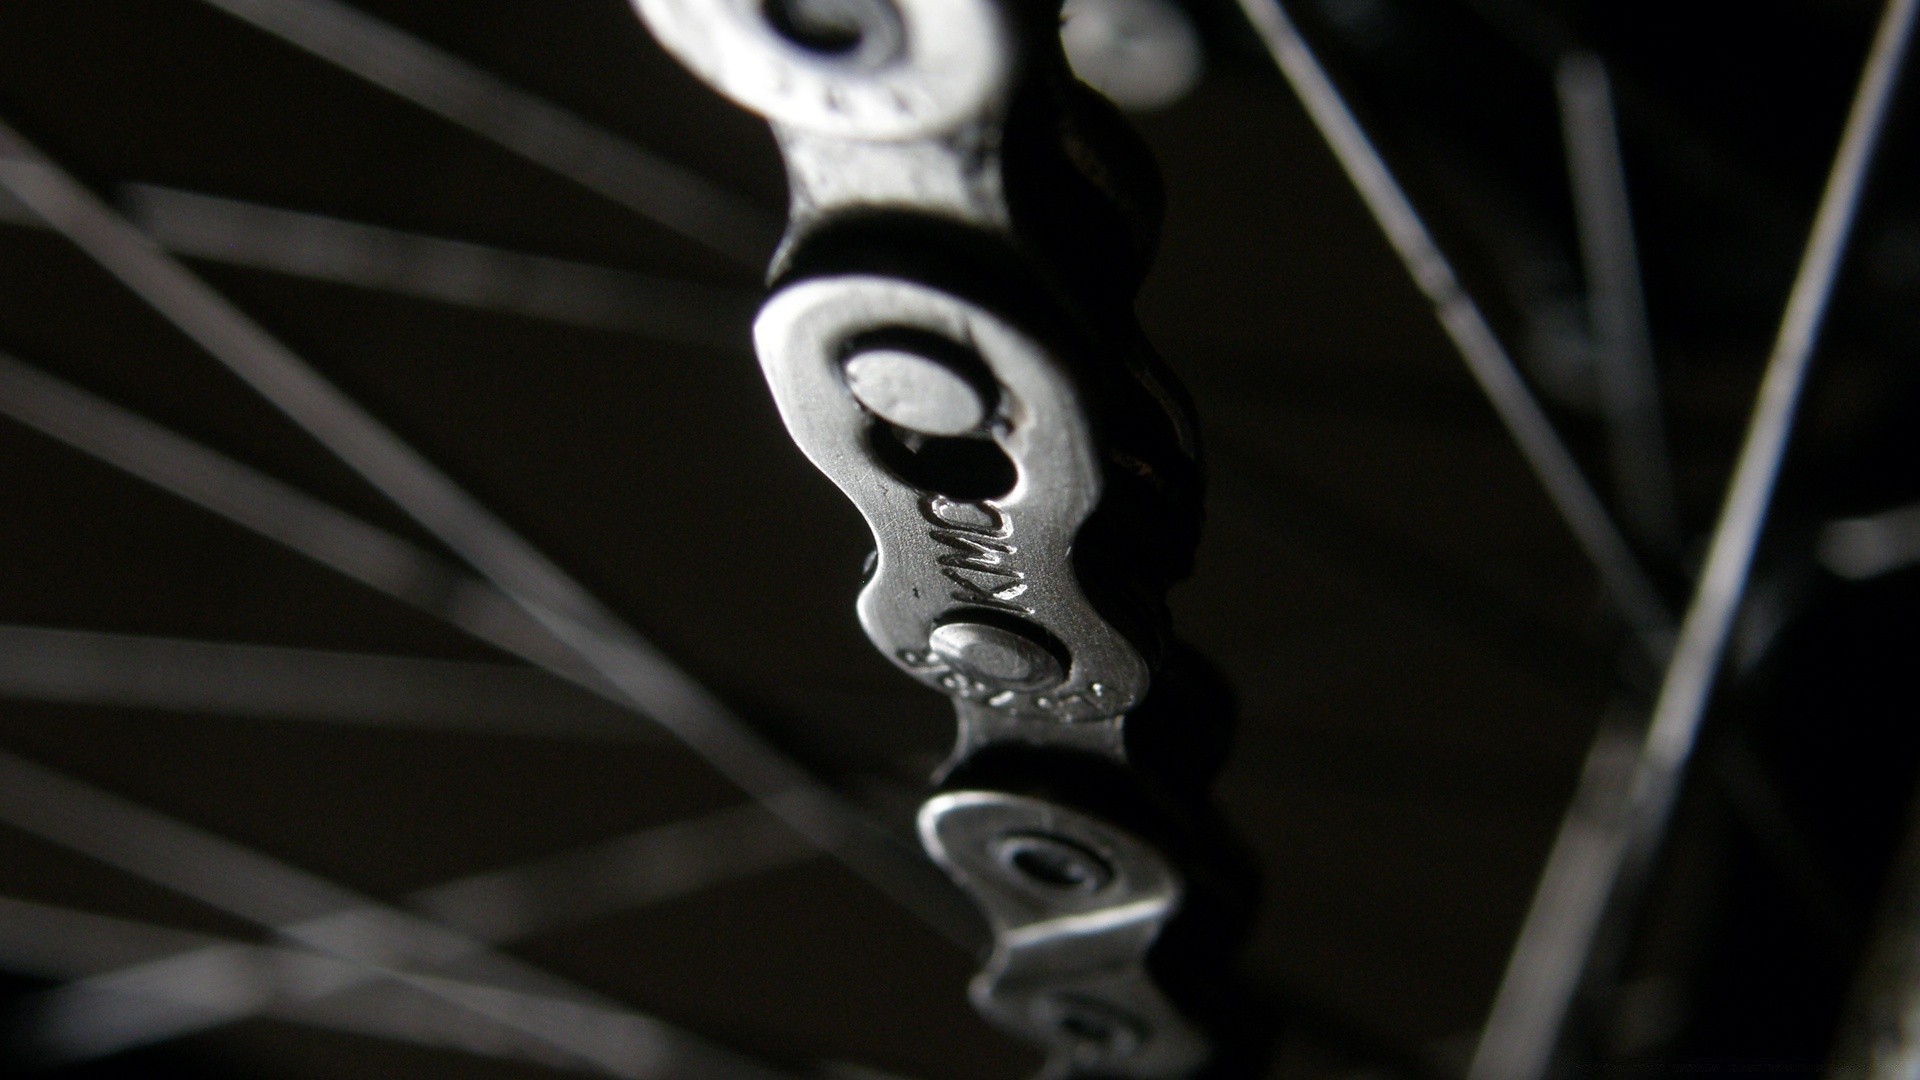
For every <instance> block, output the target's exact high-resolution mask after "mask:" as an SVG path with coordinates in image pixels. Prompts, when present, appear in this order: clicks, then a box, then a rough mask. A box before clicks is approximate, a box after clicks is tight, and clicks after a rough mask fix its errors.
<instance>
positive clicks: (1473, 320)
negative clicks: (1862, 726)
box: [1240, 0, 1673, 663]
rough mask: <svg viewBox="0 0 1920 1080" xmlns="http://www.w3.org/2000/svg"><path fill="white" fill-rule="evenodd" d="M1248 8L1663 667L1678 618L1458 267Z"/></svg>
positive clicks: (1319, 80)
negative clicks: (1463, 283) (1469, 292)
mask: <svg viewBox="0 0 1920 1080" xmlns="http://www.w3.org/2000/svg"><path fill="white" fill-rule="evenodd" d="M1240 8H1241V10H1242V11H1243V12H1244V13H1245V14H1246V17H1247V20H1248V21H1249V22H1251V23H1252V24H1253V26H1254V29H1255V30H1256V31H1258V32H1259V34H1260V36H1261V38H1262V39H1263V40H1264V41H1265V43H1266V46H1267V51H1268V52H1269V53H1270V54H1271V55H1272V56H1273V60H1274V62H1275V64H1276V65H1278V66H1279V68H1280V71H1281V74H1282V75H1284V76H1285V77H1286V79H1287V81H1288V82H1289V83H1290V84H1292V86H1293V90H1294V93H1295V94H1296V95H1298V97H1299V98H1300V101H1301V103H1302V104H1303V105H1304V106H1305V107H1306V110H1307V114H1308V116H1309V117H1310V118H1311V119H1312V120H1313V123H1314V125H1315V126H1316V127H1317V128H1319V130H1320V134H1321V136H1322V137H1323V138H1325V139H1326V142H1327V145H1328V146H1329V147H1330V148H1331V149H1332V151H1333V154H1334V157H1335V158H1337V159H1338V160H1339V162H1340V167H1341V168H1342V169H1344V170H1345V171H1346V173H1347V177H1348V179H1350V180H1351V181H1352V182H1353V186H1354V188H1355V189H1356V190H1357V191H1358V192H1359V195H1360V197H1361V199H1362V200H1363V201H1365V203H1366V205H1367V209H1368V210H1369V211H1371V212H1372V214H1373V216H1374V218H1375V220H1377V221H1378V222H1379V224H1380V228H1381V229H1382V231H1384V232H1385V233H1386V236H1387V241H1388V243H1390V244H1391V245H1392V246H1393V249H1394V251H1395V252H1396V253H1397V254H1398V255H1399V256H1400V259H1401V261H1402V262H1404V263H1405V264H1406V267H1407V272H1408V273H1409V274H1411V275H1412V276H1413V280H1414V284H1415V285H1417V286H1418V287H1419V289H1420V291H1421V292H1422V293H1424V294H1425V295H1426V297H1427V299H1428V300H1429V301H1431V302H1432V303H1433V306H1434V313H1435V315H1436V316H1437V317H1438V318H1439V320H1440V325H1441V327H1442V328H1443V329H1444V330H1445V331H1446V333H1447V336H1448V337H1449V338H1451V339H1452V341H1453V344H1454V346H1455V348H1457V349H1458V350H1459V351H1460V355H1461V357H1462V358H1463V359H1464V360H1465V361H1466V363H1467V368H1468V370H1469V371H1471V372H1472V374H1473V377H1474V378H1475V379H1476V380H1477V381H1478V382H1479V383H1480V387H1481V389H1482V390H1483V391H1484V392H1485V393H1486V395H1487V398H1488V400H1489V401H1490V402H1491V403H1492V404H1493V407H1494V411H1495V412H1497V413H1498V414H1499V415H1500V419H1501V421H1502V422H1503V423H1504V424H1506V426H1507V430H1508V432H1509V433H1510V434H1511V435H1512V436H1513V440H1514V442H1515V443H1516V444H1518V445H1519V447H1520V452H1521V454H1522V455H1523V456H1524V457H1525V458H1526V460H1527V464H1528V465H1529V466H1531V467H1532V469H1533V471H1534V474H1535V475H1536V476H1538V477H1539V478H1540V482H1541V485H1542V486H1543V487H1545V488H1546V492H1547V496H1548V498H1549V499H1551V500H1552V502H1553V504H1554V506H1555V508H1556V509H1558V510H1559V512H1560V516H1561V517H1562V518H1563V519H1565V521H1566V523H1567V526H1568V528H1570V529H1571V530H1572V532H1573V535H1574V539H1575V540H1577V541H1578V542H1579V544H1580V546H1581V548H1582V549H1583V550H1584V551H1585V552H1586V554H1587V558H1588V559H1590V560H1592V562H1593V565H1594V567H1595V568H1596V569H1597V570H1598V571H1599V572H1600V578H1601V581H1602V582H1604V583H1605V585H1606V588H1607V591H1608V593H1609V594H1610V595H1611V596H1612V598H1613V602H1614V604H1615V606H1616V607H1617V608H1618V609H1619V611H1620V614H1621V616H1622V617H1623V618H1624V619H1625V620H1626V622H1627V625H1628V626H1629V627H1631V628H1632V629H1633V632H1634V633H1635V635H1636V636H1637V637H1638V638H1639V640H1640V644H1641V646H1642V648H1644V649H1645V650H1646V653H1647V655H1648V656H1649V657H1651V658H1652V659H1653V660H1654V661H1655V662H1656V663H1660V662H1664V660H1665V658H1666V655H1667V651H1668V649H1669V648H1670V646H1671V644H1672V640H1673V620H1672V616H1671V615H1670V614H1669V613H1668V611H1667V607H1666V604H1665V603H1664V602H1663V601H1662V600H1661V599H1660V593H1659V590H1658V589H1656V588H1655V587H1654V584H1653V580H1652V579H1651V578H1650V577H1649V576H1648V575H1647V572H1646V570H1645V568H1644V567H1642V566H1641V565H1640V561H1639V559H1638V558H1636V557H1635V556H1634V554H1633V550H1632V549H1631V548H1630V547H1628V546H1627V542H1626V539H1625V537H1623V536H1622V535H1621V534H1620V530H1619V527H1618V526H1616V525H1615V524H1614V522H1613V519H1612V518H1611V517H1610V516H1609V515H1608V513H1607V508H1606V504H1604V503H1603V502H1601V501H1600V496H1599V495H1598V494H1596V493H1595V492H1594V489H1593V485H1592V484H1591V483H1590V482H1588V480H1587V478H1586V475H1585V474H1584V473H1582V472H1581V471H1580V466H1579V464H1578V463H1577V462H1576V461H1575V460H1574V458H1573V454H1572V452H1571V451H1569V450H1568V449H1567V446H1566V444H1565V443H1564V442H1563V441H1561V438H1560V435H1559V432H1558V431H1556V430H1555V429H1554V426H1553V422H1552V421H1551V420H1549V419H1548V418H1547V414H1546V412H1545V411H1544V410H1543V409H1542V408H1541V407H1540V403H1539V401H1538V400H1537V399H1535V398H1534V396H1533V393H1532V391H1530V390H1528V389H1527V385H1526V382H1525V380H1523V379H1522V378H1521V377H1520V372H1519V369H1518V368H1516V367H1515V366H1514V363H1513V358H1512V357H1510V356H1508V355H1507V351H1506V348H1505V347H1504V346H1502V345H1501V344H1500V340H1499V338H1498V337H1496V336H1495V335H1494V333H1493V328H1492V327H1491V326H1489V325H1488V324H1487V320H1486V316H1484V315H1483V314H1481V312H1480V308H1479V305H1477V304H1475V303H1474V301H1473V298H1472V297H1471V296H1469V295H1467V293H1466V290H1465V289H1464V288H1462V286H1461V284H1460V280H1459V278H1458V276H1456V275H1455V274H1454V271H1453V267H1452V265H1451V264H1450V263H1448V261H1447V258H1446V256H1445V255H1444V254H1442V253H1441V251H1440V247H1439V245H1438V244H1436V243H1435V242H1434V239H1433V235H1432V234H1431V233H1430V232H1428V231H1427V227H1426V224H1425V223H1424V222H1422V221H1421V220H1420V216H1419V214H1418V212H1416V211H1415V210H1414V208H1413V204H1412V203H1411V202H1410V201H1408V199H1407V196H1406V193H1405V192H1404V191H1402V190H1401V188H1400V185H1399V182H1398V181H1396V180H1395V179H1394V177H1393V174H1392V173H1391V172H1389V171H1388V169H1387V164H1386V162H1385V160H1383V159H1382V158H1381V157H1380V152H1379V151H1378V150H1377V149H1375V148H1374V145H1373V142H1372V140H1370V139H1369V138H1368V137H1367V134H1366V132H1365V131H1364V130H1363V129H1362V128H1361V127H1360V123H1359V121H1358V120H1357V119H1356V118H1355V117H1354V115H1353V112H1352V110H1350V109H1349V108H1348V107H1347V103H1346V101H1345V100H1343V99H1342V98H1341V97H1340V93H1339V91H1338V90H1336V89H1334V86H1333V82H1332V80H1331V79H1329V78H1328V77H1327V73H1326V70H1325V69H1324V68H1322V67H1321V66H1320V61H1319V59H1318V58H1317V57H1315V56H1314V55H1313V52H1312V50H1310V49H1309V48H1308V47H1307V43H1306V40H1305V39H1304V38H1302V37H1301V36H1300V32H1299V30H1298V29H1296V28H1295V27H1294V25H1293V21H1292V20H1291V19H1289V18H1288V17H1287V14H1286V12H1285V11H1284V10H1283V9H1282V8H1281V6H1280V4H1279V2H1278V0H1240Z"/></svg>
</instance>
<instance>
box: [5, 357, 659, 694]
mask: <svg viewBox="0 0 1920 1080" xmlns="http://www.w3.org/2000/svg"><path fill="white" fill-rule="evenodd" d="M0 415H6V416H9V417H11V418H13V419H14V420H16V421H18V422H20V423H22V424H24V425H26V426H27V427H30V428H32V429H34V430H35V431H38V432H40V433H41V434H43V435H46V436H48V437H49V438H52V439H55V440H57V441H59V442H62V443H65V444H66V445H68V446H71V447H73V448H74V449H76V450H79V451H80V452H82V453H84V454H87V455H89V456H92V457H95V458H98V459H100V460H101V461H104V462H106V463H107V464H109V465H112V466H114V467H115V468H117V469H120V470H122V471H125V472H127V473H130V474H132V475H133V476H136V477H138V478H140V479H141V480H144V481H146V482H147V483H149V484H152V485H154V486H155V487H158V488H160V489H162V490H164V491H166V492H168V493H170V494H173V495H176V496H178V497H180V498H182V499H185V500H186V501H188V502H191V503H193V504H195V505H197V506H200V507H202V508H203V509H206V510H209V511H211V512H213V513H215V514H218V515H219V516H221V517H223V518H226V519H227V520H229V521H231V522H233V523H234V524H236V525H239V526H241V527H242V528H245V529H248V530H250V531H252V532H255V533H257V534H259V535H261V536H264V537H266V538H267V539H269V540H272V541H274V542H275V543H278V544H281V545H283V546H285V547H287V548H290V549H292V550H294V551H297V552H299V553H300V554H302V555H305V556H306V557H307V558H309V559H312V560H314V561H315V562H318V563H320V564H321V565H323V566H326V567H328V568H330V569H332V570H334V571H336V572H338V573H340V574H343V575H345V576H347V577H349V578H352V579H353V580H355V581H358V582H360V583H361V584H362V585H365V586H367V587H368V588H371V589H373V590H375V591H376V592H380V593H384V594H386V595H387V596H391V597H393V598H394V599H396V600H400V601H402V602H404V603H406V604H409V605H411V606H413V607H416V608H419V609H421V610H422V611H425V612H427V613H429V614H431V615H433V616H435V617H436V618H439V619H441V620H443V621H445V622H446V623H448V624H449V625H452V626H454V627H457V628H458V629H460V630H463V631H465V632H466V633H469V634H471V635H473V636H474V637H476V638H479V639H480V640H482V641H485V642H487V643H488V644H490V645H493V646H495V647H497V648H499V649H502V650H504V651H505V652H507V653H510V654H512V655H514V656H518V657H520V658H522V659H524V660H526V661H528V662H529V663H532V664H534V665H535V666H537V667H540V668H543V669H545V670H547V671H549V672H551V673H553V674H555V675H558V676H559V677H560V678H563V679H566V680H567V681H569V682H572V683H575V684H576V685H580V686H584V687H586V688H587V689H589V690H592V691H594V692H595V693H598V694H601V695H603V696H610V697H614V698H616V699H618V700H620V701H621V702H622V703H623V704H626V705H627V707H629V708H630V707H631V703H627V702H626V701H625V699H624V698H620V697H619V695H618V694H617V693H615V692H614V691H613V690H612V689H611V688H609V687H607V685H606V683H605V681H604V680H602V679H600V678H599V677H598V676H597V675H595V674H594V673H593V671H592V670H591V669H590V668H587V667H586V666H585V665H584V664H582V663H581V662H580V661H579V659H578V658H577V657H575V656H574V655H573V654H572V653H571V652H569V651H568V650H567V649H566V648H564V647H563V646H561V645H560V644H559V643H557V642H556V641H554V639H553V637H552V635H550V634H549V633H548V632H547V630H546V628H545V627H543V626H541V625H540V623H539V622H537V621H535V620H534V619H533V618H532V617H531V616H529V615H528V614H527V613H526V612H525V611H524V610H522V609H521V607H520V606H519V605H518V604H515V603H514V602H513V601H512V600H509V599H507V597H506V596H505V595H504V594H502V593H501V592H500V591H499V590H498V589H495V588H494V587H493V586H491V585H489V584H487V583H486V582H483V581H480V580H478V579H476V578H473V577H471V576H469V575H467V574H465V573H462V572H461V571H459V570H457V569H455V568H454V567H452V566H449V565H447V563H446V562H445V561H444V560H442V559H440V558H437V557H435V556H433V555H430V554H428V553H427V552H425V551H423V550H421V549H420V548H419V547H418V546H416V545H414V544H412V543H410V542H408V541H406V540H404V539H402V538H400V537H398V536H395V535H394V534H392V533H389V532H386V531H385V530H383V529H380V528H379V527H377V526H374V525H371V524H368V523H367V522H365V521H362V520H360V519H359V518H356V517H354V516H352V515H351V514H348V513H346V512H345V511H342V510H339V509H337V508H335V507H333V506H331V505H329V504H327V503H324V502H321V501H319V500H318V499H315V498H313V497H312V496H310V495H308V494H306V493H305V492H302V491H298V490H296V489H294V488H292V487H289V486H287V485H286V484H283V483H281V482H280V481H278V480H275V479H273V478H272V477H270V476H266V475H264V474H262V473H260V472H258V471H256V470H254V469H251V468H248V467H247V466H245V465H242V464H240V463H239V462H237V461H234V460H233V459H231V458H228V457H225V456H223V455H221V454H218V453H216V452H214V451H212V450H209V449H207V448H206V447H204V446H201V445H199V444H198V443H195V442H193V441H191V440H189V439H187V438H185V437H183V436H181V435H179V434H176V433H175V432H173V431H170V430H168V429H166V428H164V427H161V426H160V425H158V424H155V423H153V422H152V421H150V420H147V419H145V418H144V417H140V416H137V415H135V414H133V413H131V412H128V411H127V410H125V409H122V408H120V407H119V406H117V405H113V404H111V403H109V402H106V401H103V400H101V399H100V398H97V397H94V396H93V395H91V394H88V393H87V392H85V391H83V390H81V389H79V388H78V387H75V386H71V385H68V384H67V383H64V382H61V381H60V380H59V379H56V378H54V377H53V376H51V375H48V374H46V373H44V372H42V371H39V370H37V369H35V368H33V367H30V366H28V365H27V364H24V363H21V362H20V361H19V360H17V359H15V358H13V357H11V356H8V355H6V354H5V353H0Z"/></svg>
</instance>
